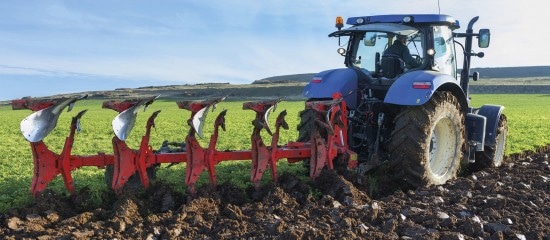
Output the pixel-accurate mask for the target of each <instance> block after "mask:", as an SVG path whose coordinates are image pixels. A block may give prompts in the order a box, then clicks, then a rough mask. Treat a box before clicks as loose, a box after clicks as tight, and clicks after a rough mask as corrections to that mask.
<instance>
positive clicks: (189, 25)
mask: <svg viewBox="0 0 550 240" xmlns="http://www.w3.org/2000/svg"><path fill="white" fill-rule="evenodd" d="M530 2H531V3H530ZM529 3H530V4H529ZM537 5H540V1H535V0H527V1H522V3H521V4H519V3H518V1H515V0H483V1H479V0H441V3H440V7H441V13H443V14H449V15H452V16H454V17H455V18H457V19H458V20H460V21H461V25H462V26H463V29H461V30H462V31H464V30H465V29H464V28H465V27H466V25H467V23H468V21H469V20H470V19H471V18H472V17H474V16H480V19H479V21H478V22H477V24H476V25H475V28H476V30H477V29H479V28H490V29H491V33H492V35H491V37H492V41H491V46H490V48H488V49H484V50H483V51H484V52H485V54H486V56H485V58H483V59H476V60H475V61H474V62H473V63H472V66H473V67H509V66H543V65H544V66H548V65H550V55H549V54H541V51H542V50H541V48H542V47H544V46H543V44H544V42H541V40H546V39H547V37H550V34H549V33H548V31H546V30H544V29H541V27H542V26H544V25H545V23H546V22H547V20H546V19H545V17H544V16H545V15H547V13H546V10H544V8H543V7H541V6H538V7H537ZM438 11H439V10H438V3H437V1H436V0H416V1H415V0H409V1H406V0H394V1H364V0H363V1H355V0H349V1H336V0H329V1H310V0H304V1H295V0H294V1H290V0H277V1H231V0H228V1H212V0H202V1H197V0H189V1H188V0H157V1H153V0H150V1H145V0H133V1H130V0H111V1H106V0H78V1H77V0H73V1H68V0H65V1H64V0H34V1H33V0H29V1H22V0H2V1H0V12H1V14H0V36H1V37H0V56H1V58H0V83H1V84H2V90H0V100H7V99H17V98H21V97H24V96H33V97H40V96H48V95H52V94H57V93H72V92H82V91H88V90H112V89H115V88H121V87H140V86H152V85H171V84H195V83H205V82H230V83H234V84H241V83H251V82H252V81H254V80H257V79H262V78H266V77H270V76H276V75H286V74H296V73H310V72H319V71H322V70H325V69H331V68H339V67H342V62H343V59H342V57H340V56H339V55H338V54H337V53H336V49H337V47H338V46H337V44H338V41H337V39H332V38H328V37H327V35H328V34H329V33H330V32H332V31H334V30H335V28H334V18H335V17H336V16H338V15H341V16H343V17H344V18H347V17H351V16H362V15H377V14H392V13H438ZM533 23H534V24H533ZM541 30H542V31H541ZM530 32H535V33H536V34H535V35H534V37H532V36H531V34H530ZM546 52H548V51H546Z"/></svg>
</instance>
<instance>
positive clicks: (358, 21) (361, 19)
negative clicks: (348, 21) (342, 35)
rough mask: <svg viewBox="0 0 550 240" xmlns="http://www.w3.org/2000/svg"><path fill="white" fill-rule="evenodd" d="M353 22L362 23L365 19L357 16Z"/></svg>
mask: <svg viewBox="0 0 550 240" xmlns="http://www.w3.org/2000/svg"><path fill="white" fill-rule="evenodd" d="M355 22H357V24H363V23H365V19H363V18H358V19H357V20H355Z"/></svg>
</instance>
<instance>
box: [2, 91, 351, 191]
mask: <svg viewBox="0 0 550 240" xmlns="http://www.w3.org/2000/svg"><path fill="white" fill-rule="evenodd" d="M154 99H155V98H153V99H145V100H127V101H105V102H104V103H103V108H109V109H113V110H115V111H117V112H119V113H120V114H119V116H122V115H123V114H126V115H125V116H132V117H135V115H136V114H137V111H136V113H134V115H131V114H128V113H127V112H125V111H134V110H135V108H137V107H139V106H140V105H145V106H148V105H149V104H151V103H152V102H153V101H154ZM224 99H225V98H220V99H214V100H204V101H182V102H178V103H177V105H178V107H179V108H181V109H186V110H189V111H191V117H190V118H189V120H188V121H187V122H188V125H189V127H190V129H189V132H188V134H187V137H186V138H185V143H186V147H185V151H184V152H169V153H166V152H155V151H153V149H152V147H151V146H150V145H149V140H150V134H151V128H152V127H154V126H155V122H154V121H155V118H156V117H157V115H158V114H159V113H160V111H156V112H154V113H153V114H152V115H151V116H150V117H149V119H148V121H147V125H146V132H145V134H144V136H142V138H141V143H140V147H139V149H131V148H129V147H128V145H127V144H126V143H125V141H124V140H125V137H126V136H127V134H124V133H126V132H129V131H130V130H131V127H133V122H131V121H129V122H131V126H130V127H129V129H125V128H124V127H126V126H123V127H122V130H120V131H118V130H119V129H114V130H115V136H114V137H113V140H112V144H113V154H112V155H108V154H104V153H98V154H97V155H90V156H74V155H71V150H72V145H73V142H74V135H75V132H76V130H77V129H78V126H79V120H80V118H81V117H82V115H83V114H84V113H85V111H82V112H80V113H79V114H78V115H77V116H75V117H73V121H72V123H71V131H70V133H69V136H68V137H67V138H66V140H65V146H64V148H63V150H62V152H61V154H56V153H54V152H52V151H50V150H49V149H48V147H47V146H46V144H45V143H44V142H43V141H38V142H31V148H32V151H33V158H34V177H33V183H32V186H31V192H32V194H33V195H37V194H38V193H40V192H42V191H43V190H45V188H46V186H47V184H48V183H49V182H51V181H52V180H53V179H54V178H55V177H56V176H57V175H59V174H61V175H62V177H63V179H64V181H65V186H66V188H67V189H68V190H69V192H70V193H71V194H74V183H73V180H72V177H71V171H73V170H75V169H77V168H80V167H83V166H96V167H99V168H105V166H113V169H114V172H113V176H112V185H111V187H112V189H113V190H114V191H115V192H116V193H121V192H122V190H123V188H124V185H125V184H126V183H127V181H128V180H129V179H130V177H131V176H132V175H134V174H138V175H139V177H140V181H141V184H142V185H143V186H144V187H145V188H147V187H148V186H149V177H148V175H147V169H148V168H150V167H153V166H154V165H159V164H162V163H182V162H186V172H185V184H186V185H187V187H188V189H189V192H190V193H191V195H193V196H194V195H195V184H196V182H197V180H198V179H199V177H200V175H201V174H202V173H203V172H204V171H205V170H206V171H208V175H209V179H210V181H211V183H212V185H213V187H214V188H215V187H216V185H217V182H216V170H215V166H216V165H217V164H218V163H220V162H223V161H236V160H251V161H252V169H251V180H252V182H253V184H254V185H255V187H259V185H260V181H261V179H262V177H263V174H264V172H265V171H266V170H267V168H268V167H269V168H270V170H271V176H272V179H273V181H275V182H276V181H277V177H278V174H277V162H278V161H279V160H281V159H287V160H288V162H290V163H295V162H298V161H304V160H307V159H309V161H310V162H311V164H310V165H311V169H310V170H311V171H310V172H311V177H312V178H315V177H317V176H318V175H319V173H320V171H321V169H322V168H324V167H326V168H328V169H333V167H334V166H333V160H334V159H335V158H336V157H337V156H338V155H340V154H347V155H346V156H351V160H352V161H349V166H350V167H354V166H355V161H353V160H354V156H355V153H353V152H351V151H350V150H349V149H348V146H347V145H346V143H345V139H346V138H347V126H346V123H347V119H345V117H346V112H345V111H346V106H345V102H344V101H343V100H341V97H340V96H339V95H336V96H335V100H332V101H317V102H308V103H307V104H306V108H311V109H314V110H315V111H317V112H319V113H320V115H324V116H327V119H319V120H318V125H319V126H321V127H324V128H326V129H327V130H328V131H326V132H329V135H328V137H326V138H323V137H322V136H321V135H320V134H319V131H318V130H314V132H313V134H312V139H311V141H310V142H306V143H302V142H289V143H288V144H286V145H282V146H280V145H278V141H279V133H280V128H284V129H288V124H287V123H286V121H285V119H284V118H285V116H286V114H287V113H286V111H282V112H281V113H280V114H279V116H278V117H277V119H276V122H275V130H274V132H272V131H271V129H270V127H269V124H268V122H267V117H268V115H269V113H270V111H272V109H274V108H275V106H276V105H277V103H279V102H280V101H281V100H280V99H277V100H268V101H257V102H245V103H244V104H243V109H250V110H253V111H255V113H256V117H255V119H254V120H253V121H252V124H253V126H254V130H253V132H252V135H251V145H252V146H251V150H242V151H229V150H224V151H218V150H217V149H216V145H217V141H218V134H219V129H220V128H221V129H222V130H224V131H225V127H226V126H225V115H226V111H227V110H224V111H222V112H220V114H219V115H218V116H217V118H216V121H215V122H214V132H213V133H212V135H211V136H210V139H209V145H208V146H207V147H206V148H204V147H202V146H201V145H200V144H199V142H198V140H197V138H196V135H199V137H201V136H202V125H203V123H204V118H205V117H206V113H207V112H208V109H210V108H214V106H215V105H216V104H217V103H219V102H221V101H223V100H224ZM59 102H60V101H59V100H55V99H54V100H28V99H25V100H14V101H13V102H12V106H13V109H31V110H33V111H39V110H42V109H45V108H48V107H54V106H56V105H58V104H59ZM117 117H118V116H117ZM132 120H133V119H132ZM56 121H57V120H56ZM113 124H114V123H113ZM114 128H115V127H114ZM262 129H265V130H266V131H267V132H268V133H269V134H270V135H271V136H272V138H271V145H270V146H266V145H265V144H264V142H263V139H262V137H261V131H262ZM117 131H118V132H117ZM125 131H126V132H125ZM121 138H122V139H121Z"/></svg>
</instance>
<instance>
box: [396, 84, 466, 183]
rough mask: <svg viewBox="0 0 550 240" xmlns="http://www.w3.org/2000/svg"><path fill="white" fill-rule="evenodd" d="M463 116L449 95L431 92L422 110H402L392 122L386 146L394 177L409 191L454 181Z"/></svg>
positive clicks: (454, 100) (463, 131)
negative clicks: (388, 144)
mask: <svg viewBox="0 0 550 240" xmlns="http://www.w3.org/2000/svg"><path fill="white" fill-rule="evenodd" d="M464 139H465V130H464V115H463V113H462V112H461V111H460V104H459V102H458V100H457V98H456V97H455V96H454V95H453V94H452V93H450V92H446V91H444V92H435V93H434V95H433V96H432V99H430V101H428V102H427V103H426V104H424V105H422V106H414V107H405V108H404V109H403V110H402V111H401V112H400V113H399V114H398V115H397V116H396V118H395V128H394V130H393V132H392V136H391V142H390V155H391V163H392V164H391V165H392V166H394V170H395V172H396V176H397V177H401V179H403V180H405V182H406V183H408V184H409V185H411V186H413V187H422V186H430V185H440V184H444V183H445V182H447V181H448V180H450V179H452V178H455V177H456V174H457V172H458V169H459V167H460V163H461V159H462V156H463V146H464V142H465V141H464Z"/></svg>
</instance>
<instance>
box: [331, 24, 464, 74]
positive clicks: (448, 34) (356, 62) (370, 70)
mask: <svg viewBox="0 0 550 240" xmlns="http://www.w3.org/2000/svg"><path fill="white" fill-rule="evenodd" d="M339 22H340V23H342V20H340V19H337V24H336V26H337V27H338V28H339V30H338V31H336V32H333V33H331V34H330V35H329V36H330V37H338V38H340V37H344V36H345V37H348V44H347V49H344V48H340V49H339V50H338V52H339V53H340V54H341V55H342V56H344V57H345V65H346V66H347V67H348V68H350V67H351V68H359V69H360V70H361V71H362V72H363V73H365V75H367V76H369V77H372V78H381V79H389V80H391V79H395V78H398V77H399V76H401V75H402V74H403V73H406V72H409V71H414V70H433V71H437V72H441V73H444V74H447V75H451V76H453V77H454V78H456V76H457V72H456V69H457V67H456V56H455V48H454V43H453V32H452V31H453V30H454V29H457V28H458V27H459V23H458V21H455V20H454V19H453V18H452V17H450V16H446V15H382V16H370V17H352V18H349V19H348V20H347V24H350V25H353V26H351V27H349V28H346V29H343V30H342V29H341V28H342V27H343V24H338V23H339ZM392 45H400V46H393V47H392ZM396 47H397V48H398V49H399V50H397V51H395V50H393V51H391V50H388V48H396Z"/></svg>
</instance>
